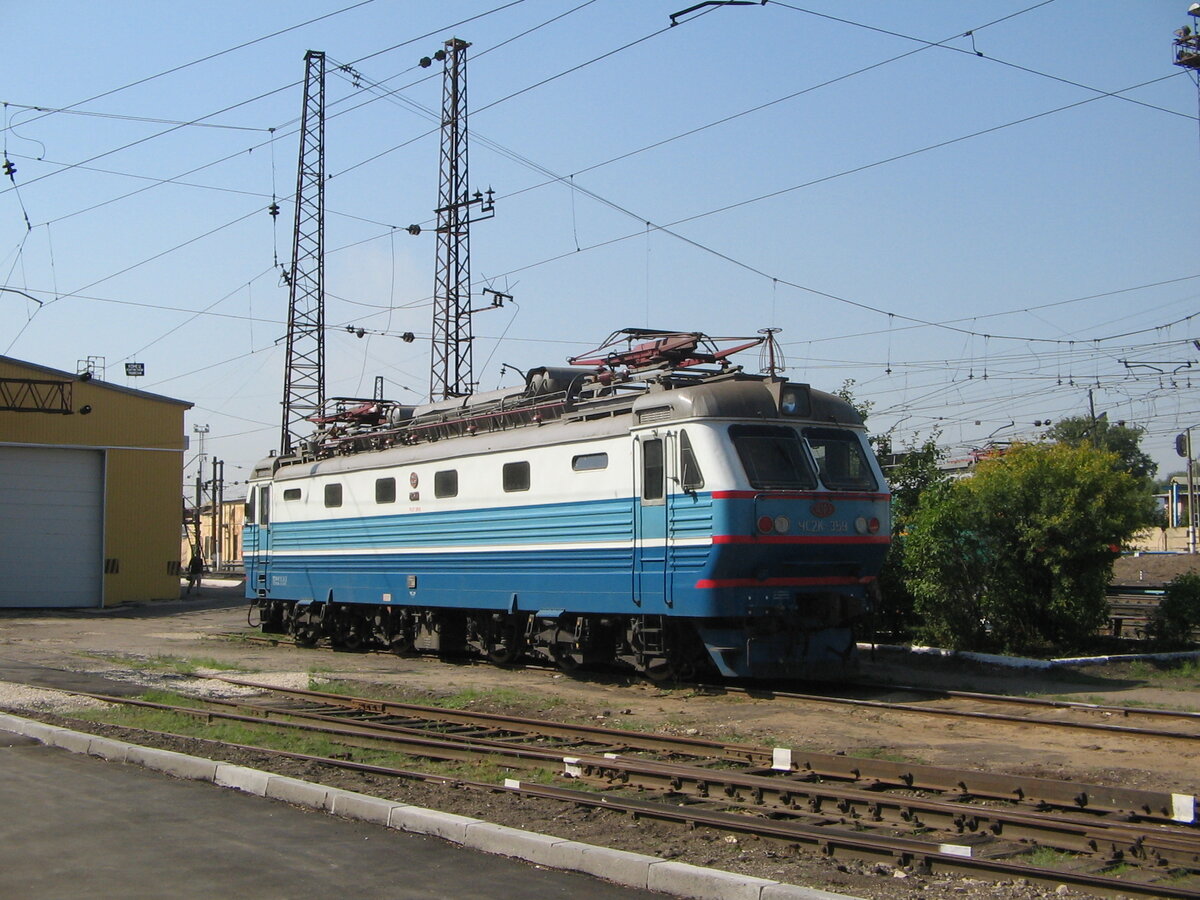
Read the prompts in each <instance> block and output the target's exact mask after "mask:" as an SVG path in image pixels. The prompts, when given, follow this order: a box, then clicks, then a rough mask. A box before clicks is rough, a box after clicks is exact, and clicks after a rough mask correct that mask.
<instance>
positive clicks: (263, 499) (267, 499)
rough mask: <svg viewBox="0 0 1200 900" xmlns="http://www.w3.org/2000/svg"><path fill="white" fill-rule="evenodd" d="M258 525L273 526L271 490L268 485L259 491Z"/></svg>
mask: <svg viewBox="0 0 1200 900" xmlns="http://www.w3.org/2000/svg"><path fill="white" fill-rule="evenodd" d="M258 524H259V525H270V524H271V488H270V487H268V486H266V485H263V486H262V487H260V488H259V489H258Z"/></svg>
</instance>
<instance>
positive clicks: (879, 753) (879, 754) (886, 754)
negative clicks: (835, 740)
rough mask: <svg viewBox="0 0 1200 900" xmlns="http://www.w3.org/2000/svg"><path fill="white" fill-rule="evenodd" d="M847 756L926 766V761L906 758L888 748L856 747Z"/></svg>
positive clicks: (847, 752)
mask: <svg viewBox="0 0 1200 900" xmlns="http://www.w3.org/2000/svg"><path fill="white" fill-rule="evenodd" d="M846 755H847V756H852V757H854V758H856V759H879V760H883V761H884V762H894V763H914V764H916V765H925V762H924V760H920V759H914V758H912V757H910V756H905V755H904V754H902V753H897V752H895V751H894V750H890V749H888V748H887V747H856V748H855V749H853V750H847V751H846Z"/></svg>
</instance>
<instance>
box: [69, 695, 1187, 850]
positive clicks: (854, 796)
mask: <svg viewBox="0 0 1200 900" xmlns="http://www.w3.org/2000/svg"><path fill="white" fill-rule="evenodd" d="M85 696H92V697H95V698H96V699H103V700H105V701H107V702H118V703H122V704H124V705H130V706H135V707H143V708H151V709H158V710H167V711H173V712H180V713H183V714H186V715H189V716H193V717H196V718H201V719H208V720H210V721H211V719H212V718H220V719H224V720H231V721H239V722H253V723H255V724H264V723H263V720H262V719H261V718H259V717H255V716H253V715H242V714H239V713H227V712H222V711H210V710H204V709H198V708H196V707H174V706H171V705H170V704H163V703H156V702H152V701H145V700H135V699H130V698H111V697H106V696H104V695H95V694H87V695H85ZM268 724H285V723H278V722H272V723H268ZM286 724H287V726H288V727H293V728H300V729H303V730H311V731H316V732H319V733H323V734H330V735H338V736H351V737H354V738H358V739H361V738H363V737H371V738H375V739H379V738H382V737H385V736H386V738H387V740H389V741H392V742H394V743H395V744H396V745H398V746H400V747H403V748H404V749H405V751H406V752H410V753H413V754H414V755H419V756H428V757H432V758H435V759H456V760H469V759H474V758H477V757H478V756H479V755H480V754H498V755H502V756H503V757H505V758H506V761H507V763H506V764H509V765H517V766H519V765H524V766H535V767H545V766H546V765H550V764H552V765H555V766H557V765H563V766H564V773H565V774H566V775H568V776H574V777H580V778H586V779H589V780H593V781H596V782H600V783H603V784H607V785H610V786H612V785H616V786H621V787H635V788H637V789H639V790H645V789H649V790H654V791H658V792H661V793H665V794H687V795H691V796H693V797H695V798H698V799H700V800H710V799H714V798H715V800H716V802H720V803H723V804H729V805H741V806H748V807H751V808H753V809H754V810H755V811H756V812H758V813H760V814H761V813H763V812H764V811H768V810H771V809H774V810H776V811H778V812H785V813H786V814H788V815H793V814H794V811H797V810H798V811H799V813H800V815H802V816H812V815H818V816H819V815H825V816H828V815H833V814H832V813H827V812H826V811H825V810H826V807H827V806H832V807H833V808H834V809H836V810H837V812H838V813H840V814H841V816H840V817H839V821H841V822H846V820H849V822H850V823H852V824H854V825H855V826H856V827H863V826H868V827H872V826H873V827H878V826H877V825H876V824H875V823H883V822H885V821H888V822H890V823H892V824H894V825H896V826H898V827H903V828H909V829H911V828H918V827H920V828H924V827H929V826H930V825H935V824H936V825H937V826H938V827H940V828H942V829H944V830H945V831H947V832H950V833H958V834H962V833H966V832H974V833H976V834H978V835H980V836H987V833H988V832H989V831H990V832H991V834H992V835H994V836H999V835H1002V834H1003V835H1004V836H1005V837H1006V838H1011V839H1014V840H1021V841H1034V842H1037V843H1044V844H1047V845H1049V846H1054V847H1056V848H1057V849H1060V850H1067V851H1070V852H1076V853H1086V854H1091V855H1094V856H1099V857H1100V858H1101V859H1103V860H1104V861H1105V862H1108V863H1115V862H1120V861H1125V862H1133V861H1143V862H1146V863H1149V864H1151V865H1159V866H1161V865H1168V864H1173V865H1180V866H1187V867H1190V868H1197V867H1200V839H1198V837H1200V836H1198V835H1197V834H1196V833H1194V832H1192V833H1189V832H1188V831H1185V830H1182V829H1164V828H1161V827H1158V828H1150V829H1147V828H1137V827H1136V826H1134V825H1132V824H1126V823H1114V822H1108V821H1104V820H1095V819H1090V820H1086V821H1085V820H1079V819H1075V820H1072V819H1070V818H1067V817H1062V816H1055V817H1052V816H1047V815H1045V814H1041V813H1031V812H1024V811H1011V810H1003V809H994V808H987V807H978V806H976V807H972V806H966V805H964V804H963V803H961V802H955V801H946V800H930V799H924V798H914V797H892V796H888V795H885V794H879V793H876V792H872V791H864V790H860V789H855V788H845V787H841V786H823V785H816V786H814V785H812V784H810V783H807V782H804V781H801V780H797V779H795V778H790V777H786V776H785V777H764V776H761V775H754V774H748V773H739V772H734V771H728V770H726V771H721V770H714V769H708V768H703V767H697V766H684V765H681V764H678V763H659V762H655V761H649V760H642V759H632V758H623V757H620V756H618V755H616V754H607V755H605V756H597V755H586V756H578V757H572V756H564V755H563V754H562V753H561V751H556V750H551V751H541V750H531V749H529V748H525V747H517V746H514V745H512V744H511V743H509V744H504V743H503V742H497V741H492V740H487V741H483V742H479V741H475V740H472V739H470V738H461V739H459V740H453V739H451V740H446V739H436V738H428V737H421V736H415V735H411V734H395V733H391V732H390V731H387V730H385V731H384V732H382V733H380V732H378V731H372V729H373V727H374V726H373V725H372V726H358V725H354V724H351V725H345V724H337V725H333V724H314V723H310V722H300V723H296V722H289V723H286ZM1006 832H1007V833H1006ZM989 840H990V838H989Z"/></svg>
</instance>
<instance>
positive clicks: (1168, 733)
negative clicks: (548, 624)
mask: <svg viewBox="0 0 1200 900" xmlns="http://www.w3.org/2000/svg"><path fill="white" fill-rule="evenodd" d="M236 637H238V638H239V639H246V640H250V641H251V642H254V643H269V644H281V643H286V644H290V643H292V641H291V640H290V639H288V638H284V637H274V636H272V637H263V636H260V635H241V634H239V635H236ZM306 649H313V650H314V652H320V650H321V649H324V648H306ZM326 652H337V651H336V650H332V649H330V650H327V651H326ZM355 652H386V651H369V650H368V651H355ZM479 665H488V664H487V663H479ZM531 668H535V667H531ZM547 671H554V672H557V671H558V670H557V669H552V668H547ZM679 687H684V688H692V689H695V690H697V691H701V692H703V693H710V694H744V695H746V696H750V697H755V698H757V699H776V700H785V701H794V702H802V703H812V704H829V705H836V706H857V707H861V708H867V709H879V710H887V711H891V712H899V713H910V714H917V715H925V716H935V717H941V718H959V719H975V720H979V721H987V722H1009V723H1018V724H1021V725H1029V726H1032V727H1038V728H1052V729H1053V728H1058V729H1078V730H1082V731H1095V732H1105V733H1108V734H1118V735H1133V736H1142V737H1151V738H1161V739H1163V740H1166V741H1180V740H1182V741H1200V712H1194V711H1186V710H1167V709H1156V708H1152V707H1141V706H1106V705H1102V704H1096V703H1082V702H1075V701H1068V700H1047V699H1041V698H1037V697H1016V696H1010V695H1004V694H985V693H978V692H971V691H947V690H931V689H928V688H921V687H915V686H912V685H859V686H857V687H862V688H865V689H868V690H871V691H875V692H877V693H878V694H880V695H894V694H896V693H904V694H913V695H916V697H917V698H924V700H923V701H922V702H918V701H917V700H916V699H912V700H906V701H897V700H883V699H878V698H871V697H854V696H847V695H846V692H843V693H841V694H835V693H832V692H826V693H819V694H818V693H803V692H797V691H788V690H779V689H775V688H772V687H766V686H755V687H744V686H740V685H730V684H704V683H700V684H687V683H680V684H679ZM944 701H954V702H956V703H958V705H941V706H939V705H934V704H936V703H942V702H944ZM1003 705H1009V706H1012V707H1015V708H1016V709H1017V710H1019V712H1017V711H1014V712H999V711H993V710H989V709H984V708H979V707H981V706H982V707H999V706H1003Z"/></svg>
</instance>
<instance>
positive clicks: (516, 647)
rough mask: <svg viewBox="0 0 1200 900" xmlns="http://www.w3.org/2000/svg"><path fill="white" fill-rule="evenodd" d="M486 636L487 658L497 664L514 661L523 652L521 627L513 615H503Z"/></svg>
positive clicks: (523, 644) (504, 664)
mask: <svg viewBox="0 0 1200 900" xmlns="http://www.w3.org/2000/svg"><path fill="white" fill-rule="evenodd" d="M489 630H490V632H491V633H490V635H488V637H487V639H486V640H487V658H488V660H489V661H490V662H492V663H493V664H495V665H497V666H507V665H511V664H512V663H514V662H516V661H517V659H519V658H520V656H521V654H522V653H524V652H525V640H524V637H523V629H522V628H520V627H518V623H517V622H516V621H515V620H514V617H513V616H505V617H503V619H501V620H499V621H498V622H496V623H495V624H494V625H493V627H492V628H491V629H489Z"/></svg>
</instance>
